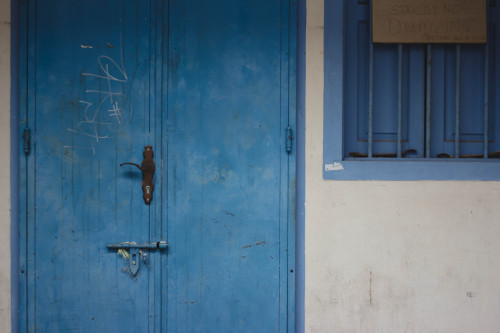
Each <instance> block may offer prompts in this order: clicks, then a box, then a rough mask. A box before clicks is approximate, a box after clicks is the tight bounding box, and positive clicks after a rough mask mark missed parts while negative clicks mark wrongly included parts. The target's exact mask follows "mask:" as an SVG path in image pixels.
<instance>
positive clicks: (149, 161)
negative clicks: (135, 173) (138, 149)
mask: <svg viewBox="0 0 500 333" xmlns="http://www.w3.org/2000/svg"><path fill="white" fill-rule="evenodd" d="M143 156H144V159H143V160H142V163H141V165H140V166H139V165H138V164H136V163H131V162H126V163H122V164H120V166H123V165H126V164H128V165H133V166H135V167H137V168H138V169H139V170H141V171H142V193H143V196H142V197H143V198H144V202H145V203H146V205H149V204H150V203H151V200H153V189H154V187H155V184H154V182H153V176H154V174H155V161H154V160H153V156H154V153H153V147H151V146H150V145H147V146H146V147H145V148H144V153H143Z"/></svg>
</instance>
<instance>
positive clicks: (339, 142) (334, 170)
mask: <svg viewBox="0 0 500 333" xmlns="http://www.w3.org/2000/svg"><path fill="white" fill-rule="evenodd" d="M345 3H346V0H331V1H325V39H324V46H325V56H324V63H325V72H324V74H325V81H324V84H325V94H324V124H323V126H324V128H323V129H324V136H323V147H324V148H323V162H324V165H323V178H324V179H336V180H483V181H491V180H500V165H499V164H498V162H499V161H498V159H497V160H494V159H492V160H483V159H462V160H459V161H457V160H454V159H450V160H448V159H404V160H396V159H357V160H353V159H346V158H344V156H345V154H344V152H343V146H344V143H343V138H344V133H343V131H344V119H343V116H344V105H345V102H344V89H343V88H344V79H345V74H344V60H345V43H344V42H345V38H344V18H345V9H346V6H345Z"/></svg>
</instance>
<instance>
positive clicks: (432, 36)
mask: <svg viewBox="0 0 500 333" xmlns="http://www.w3.org/2000/svg"><path fill="white" fill-rule="evenodd" d="M372 14H373V21H372V22H373V42H374V43H460V44H463V43H486V42H487V38H486V0H373V3H372Z"/></svg>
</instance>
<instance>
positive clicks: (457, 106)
mask: <svg viewBox="0 0 500 333" xmlns="http://www.w3.org/2000/svg"><path fill="white" fill-rule="evenodd" d="M455 50H456V79H455V158H460V66H461V64H460V63H461V59H460V55H461V52H460V45H457V46H456V47H455Z"/></svg>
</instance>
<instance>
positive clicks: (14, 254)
mask: <svg viewBox="0 0 500 333" xmlns="http://www.w3.org/2000/svg"><path fill="white" fill-rule="evenodd" d="M10 41H11V44H10V54H11V56H10V66H11V67H10V69H11V83H10V84H11V90H10V103H11V104H10V105H11V107H10V110H11V113H10V144H11V152H10V177H11V178H10V193H11V196H10V198H11V203H10V214H11V217H10V218H11V224H10V244H11V245H10V246H11V251H10V253H11V260H10V268H11V270H10V279H11V327H12V332H19V172H18V170H19V151H18V145H19V127H18V124H19V60H20V53H19V41H20V36H19V1H12V3H11V39H10Z"/></svg>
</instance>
